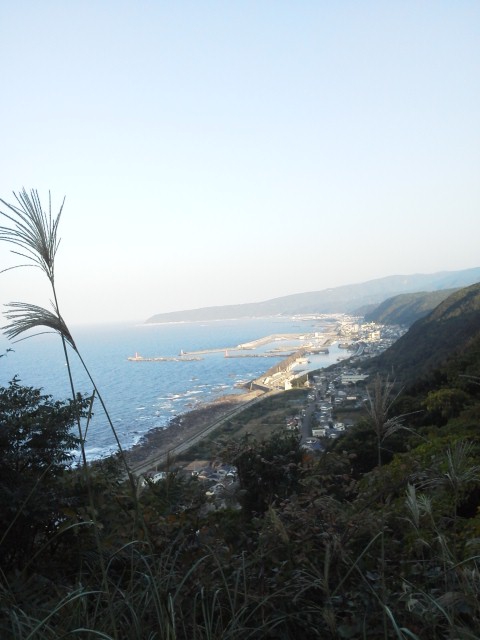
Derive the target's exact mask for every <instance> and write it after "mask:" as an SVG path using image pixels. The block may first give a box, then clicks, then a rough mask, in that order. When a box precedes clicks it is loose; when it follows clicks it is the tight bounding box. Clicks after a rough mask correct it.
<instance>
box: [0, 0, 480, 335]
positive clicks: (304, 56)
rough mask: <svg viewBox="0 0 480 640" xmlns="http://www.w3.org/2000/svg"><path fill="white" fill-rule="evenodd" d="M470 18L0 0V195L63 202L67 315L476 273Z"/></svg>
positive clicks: (477, 185)
mask: <svg viewBox="0 0 480 640" xmlns="http://www.w3.org/2000/svg"><path fill="white" fill-rule="evenodd" d="M479 31H480V3H479V2H478V1H476V0H475V1H473V0H472V1H471V2H467V1H462V0H456V1H455V2H450V1H448V2H447V1H444V2H443V1H441V0H435V1H428V0H427V1H424V2H418V1H415V2H410V1H408V0H402V1H401V2H400V1H398V2H393V1H392V2H387V1H384V2H369V1H368V0H366V1H364V2H361V1H358V0H355V1H352V2H348V1H334V0H331V1H329V2H327V1H322V0H317V1H316V2H313V1H312V2H311V1H303V2H302V1H296V2H293V1H291V2H287V1H276V2H266V1H261V0H257V1H255V2H253V1H244V2H240V1H238V2H237V1H235V0H230V1H223V2H219V1H208V2H207V1H205V2H203V1H201V0H196V1H195V2H182V1H176V2H174V1H173V0H172V1H169V2H167V1H160V0H159V1H150V2H147V1H144V2H133V1H123V2H122V1H113V0H112V1H109V0H104V1H103V2H96V1H93V0H92V1H88V0H83V1H78V2H76V1H73V0H71V1H66V0H62V1H58V2H54V1H49V0H42V2H37V1H34V0H31V1H21V0H15V1H13V0H2V2H0V78H1V86H2V98H1V100H0V123H1V137H0V148H1V153H0V197H2V198H3V199H6V200H11V199H12V196H11V194H12V191H18V190H20V189H21V187H22V186H25V187H26V188H27V189H30V188H31V187H35V188H37V189H38V190H39V192H40V194H41V196H42V197H43V199H44V200H45V202H46V201H47V197H48V190H49V189H50V190H51V192H52V196H53V199H54V202H56V203H57V204H59V203H60V202H61V199H62V197H63V196H64V195H66V196H67V199H66V206H65V210H64V215H63V220H62V224H61V229H60V235H61V237H62V243H61V247H60V251H59V254H58V262H57V284H58V288H59V294H60V302H61V307H62V309H63V313H64V316H65V318H66V320H67V322H69V323H76V322H92V323H93V322H97V321H109V320H114V319H117V320H128V321H130V320H144V319H146V318H148V317H149V316H150V315H153V314H155V313H160V312H163V311H172V310H178V309H188V308H195V307H200V306H210V305H217V304H220V305H221V304H234V303H241V302H254V301H258V300H265V299H268V298H273V297H277V296H282V295H287V294H290V293H299V292H303V291H313V290H320V289H324V288H328V287H335V286H339V285H342V284H351V283H353V282H362V281H365V280H370V279H373V278H378V277H383V276H387V275H394V274H411V273H433V272H436V271H443V270H458V269H465V268H470V267H474V266H480V254H479V242H480V240H479V238H480V216H479V211H478V209H479V202H480V179H479V176H480V140H479V138H480V136H479V132H480V123H479V114H480V68H479V67H480V64H479V63H480V44H479V43H480V38H479ZM13 261H14V260H13V257H12V256H10V255H9V253H8V251H7V249H6V248H5V247H4V246H0V266H1V267H3V266H8V265H10V264H13ZM0 278H1V280H0V303H1V304H4V303H6V302H9V301H11V300H21V301H28V302H35V303H37V304H43V305H48V300H49V295H48V291H47V290H46V289H44V288H43V287H42V280H41V278H40V276H39V274H37V273H35V271H34V270H16V271H13V272H8V273H6V274H3V275H2V276H0Z"/></svg>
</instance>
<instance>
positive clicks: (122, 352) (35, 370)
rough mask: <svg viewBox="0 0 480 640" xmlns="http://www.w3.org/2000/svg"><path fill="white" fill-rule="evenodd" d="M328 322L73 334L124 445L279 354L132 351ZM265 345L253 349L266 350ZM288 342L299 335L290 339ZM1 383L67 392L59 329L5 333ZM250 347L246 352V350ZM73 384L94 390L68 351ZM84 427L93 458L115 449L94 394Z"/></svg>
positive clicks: (327, 359) (61, 395)
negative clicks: (181, 358)
mask: <svg viewBox="0 0 480 640" xmlns="http://www.w3.org/2000/svg"><path fill="white" fill-rule="evenodd" d="M324 326H325V324H322V323H319V322H315V321H302V320H298V319H288V318H262V319H248V320H225V321H216V322H208V323H205V322H202V323H185V324H182V323H179V324H162V325H130V324H129V325H121V324H118V325H101V326H95V327H79V328H77V329H75V328H74V329H73V330H72V333H73V336H74V339H75V341H76V344H77V346H78V348H79V351H80V353H81V354H82V357H83V358H84V360H85V362H86V364H87V366H88V367H89V369H90V372H91V374H92V377H93V379H94V380H95V383H96V385H97V387H98V389H99V390H100V393H101V394H102V396H103V398H104V401H105V404H106V406H107V408H108V410H109V413H110V415H111V418H112V421H113V423H114V425H115V428H116V430H117V432H118V435H119V438H120V441H121V443H122V446H124V447H125V448H128V447H130V446H132V445H133V444H135V443H136V442H138V440H139V439H140V438H141V436H142V435H143V434H145V433H146V432H147V431H148V430H150V429H153V428H157V427H161V428H162V427H166V426H167V425H168V423H169V421H170V420H171V418H172V417H174V416H176V415H179V414H182V413H185V412H186V411H189V410H191V409H193V408H194V407H196V406H198V405H199V404H205V403H208V402H211V401H213V400H215V399H217V398H219V397H220V396H223V395H226V394H232V393H242V390H241V389H239V388H238V387H235V384H236V383H238V382H239V381H245V380H250V379H254V378H257V377H259V376H260V375H262V374H263V373H264V372H265V371H267V370H268V369H269V368H270V367H272V366H273V365H274V364H276V363H278V362H280V360H281V359H282V358H283V357H286V356H285V355H283V356H282V357H278V358H273V357H272V358H255V357H242V358H225V357H224V355H225V354H224V352H223V351H222V352H217V353H208V354H204V355H202V356H201V358H202V359H201V360H198V361H187V362H131V361H128V360H127V358H128V356H132V355H134V354H135V353H138V354H141V355H142V356H144V357H158V356H178V355H179V353H180V351H181V350H182V349H183V350H184V351H193V350H199V349H213V348H223V347H225V348H226V347H235V346H237V345H239V344H241V343H244V342H248V341H251V340H255V339H257V338H261V337H264V336H267V335H271V334H275V333H303V332H305V333H312V332H315V331H317V332H322V330H323V329H324ZM279 344H280V345H282V346H283V345H287V344H290V343H289V342H284V341H282V342H280V343H276V344H275V345H272V344H269V345H264V346H263V347H261V348H259V349H257V350H256V351H255V352H253V353H262V352H264V351H268V350H269V349H271V348H272V346H278V345H279ZM291 344H292V350H293V347H298V346H300V344H301V342H299V341H295V342H292V343H291ZM8 347H11V348H13V349H14V352H9V353H8V354H7V356H6V357H3V358H1V359H0V384H1V385H3V386H5V385H7V384H8V382H9V381H10V380H11V379H12V378H13V377H14V376H15V375H17V376H18V377H19V378H20V380H21V383H22V384H24V385H26V386H33V387H41V388H42V389H43V393H45V394H51V395H52V396H53V397H54V398H55V399H66V398H69V397H70V396H71V394H70V386H69V381H68V377H67V370H66V366H65V358H64V355H63V350H62V346H61V342H60V338H59V337H58V336H56V335H52V334H48V335H40V336H35V337H32V338H31V339H28V340H25V341H22V342H20V343H15V344H11V343H8V342H7V341H6V340H5V338H4V337H3V336H2V338H1V339H0V352H1V353H4V352H5V350H6V349H7V348H8ZM247 353H249V352H247ZM339 355H345V352H344V351H343V352H342V351H341V350H339V349H338V348H337V347H336V346H332V347H330V353H329V355H316V356H309V361H310V362H309V363H308V364H306V365H302V367H301V368H302V369H304V370H314V369H318V368H320V367H324V366H328V365H330V364H333V363H334V362H336V360H337V358H338V357H339ZM71 364H72V368H73V371H74V380H75V384H76V390H77V391H80V392H82V393H86V394H91V392H92V384H91V382H89V380H88V378H87V376H86V374H85V373H84V371H82V369H81V366H80V364H79V362H78V361H77V359H76V356H75V354H73V353H72V354H71ZM94 412H95V416H94V419H93V421H92V423H91V425H90V427H89V434H88V437H87V453H88V455H89V457H90V458H95V457H99V456H102V455H105V454H107V453H109V452H111V451H114V450H115V445H114V439H113V435H112V433H111V429H110V427H109V426H108V423H107V420H106V418H105V415H104V413H103V410H102V408H101V406H100V403H99V402H98V401H96V402H95V405H94Z"/></svg>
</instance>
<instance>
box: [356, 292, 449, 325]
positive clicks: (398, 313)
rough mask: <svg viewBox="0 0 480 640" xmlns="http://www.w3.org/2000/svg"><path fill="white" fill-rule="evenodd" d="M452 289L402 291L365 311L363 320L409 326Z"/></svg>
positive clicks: (430, 309)
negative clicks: (415, 291)
mask: <svg viewBox="0 0 480 640" xmlns="http://www.w3.org/2000/svg"><path fill="white" fill-rule="evenodd" d="M454 291H456V289H443V290H441V291H419V292H417V293H402V294H400V295H398V296H394V297H393V298H388V299H387V300H385V301H384V302H382V303H381V304H379V305H378V307H375V308H374V309H371V310H369V311H368V312H367V313H365V320H366V321H367V322H377V323H378V324H400V325H404V326H407V327H410V326H411V325H412V324H413V323H414V322H416V321H417V320H419V319H420V318H423V317H424V316H426V315H427V314H428V313H430V311H432V310H433V309H435V307H437V306H438V305H439V304H440V303H441V302H443V300H445V298H448V296H450V295H451V294H452V293H453V292H454Z"/></svg>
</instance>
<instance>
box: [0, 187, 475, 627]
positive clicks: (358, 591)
mask: <svg viewBox="0 0 480 640" xmlns="http://www.w3.org/2000/svg"><path fill="white" fill-rule="evenodd" d="M3 204H4V205H5V206H7V212H8V215H6V214H5V213H4V215H6V218H7V220H8V221H9V223H10V227H0V238H3V239H4V240H7V241H9V242H13V243H14V244H15V245H16V248H18V247H19V246H20V247H22V249H21V250H22V255H24V257H25V256H26V257H27V258H28V257H30V258H31V257H32V256H34V258H35V260H36V264H37V266H39V267H40V268H41V269H42V270H43V271H45V273H46V275H47V277H48V278H49V280H50V282H51V284H52V286H53V285H54V270H53V266H54V256H55V252H56V248H57V247H58V243H57V242H56V239H55V238H56V235H55V234H56V229H57V225H58V217H57V218H56V219H53V220H52V218H51V216H50V215H49V216H45V215H44V214H43V211H42V210H41V207H40V202H39V200H38V196H37V195H36V194H35V193H33V194H31V196H28V194H26V193H24V194H23V195H22V197H21V198H20V200H19V203H18V206H15V207H12V206H11V205H7V204H6V203H3ZM8 207H10V208H8ZM12 225H13V226H12ZM52 236H53V237H52ZM9 319H10V320H11V324H10V325H9V331H10V335H12V336H16V335H20V333H22V332H23V330H25V329H35V327H45V326H47V327H49V328H50V329H53V330H55V331H57V332H58V333H59V335H60V338H61V339H62V341H63V342H64V345H65V347H66V348H68V349H69V350H70V352H72V351H73V353H74V355H78V356H79V357H80V354H78V352H77V351H76V347H75V342H74V340H73V337H72V336H71V335H70V333H69V332H68V328H67V327H66V326H65V324H64V322H63V320H62V317H61V315H60V311H59V308H58V302H57V300H56V297H55V306H54V310H53V312H51V311H46V310H42V309H39V308H38V307H36V308H33V307H32V306H31V305H25V304H23V305H19V303H16V305H15V306H14V307H13V310H12V312H11V314H10V317H9ZM470 320H471V318H470V316H469V321H470ZM477 326H478V325H477ZM416 339H417V340H420V336H419V335H418V334H416ZM479 353H480V350H479V349H478V344H477V343H476V342H471V343H470V349H469V351H468V357H467V356H466V355H465V353H463V352H457V353H456V354H454V355H453V356H452V357H451V358H450V359H449V360H448V362H447V363H446V364H442V366H441V367H437V368H435V369H433V370H432V371H431V372H430V373H429V374H428V375H426V374H425V375H424V376H423V378H422V380H421V381H420V382H417V383H413V382H412V384H411V385H410V386H409V387H408V388H406V389H405V391H403V392H401V393H400V392H399V390H398V389H396V388H395V386H394V385H393V383H392V382H390V381H388V379H386V378H380V377H374V378H373V381H372V383H371V384H370V387H369V402H368V404H367V407H366V411H365V415H364V418H363V420H361V421H360V422H359V424H358V425H357V426H356V427H354V428H352V429H351V430H350V431H348V432H347V433H346V435H345V436H344V437H343V438H339V439H338V440H337V441H335V442H334V443H333V444H332V446H331V447H330V449H329V450H327V451H325V452H322V453H320V454H318V455H314V454H312V453H311V452H307V451H305V450H304V449H302V448H301V447H300V443H299V440H298V437H297V436H296V435H295V434H294V433H287V432H283V433H280V432H278V433H276V434H275V435H274V436H272V437H267V436H266V435H265V437H264V438H262V437H260V438H259V439H257V440H254V439H253V438H252V437H251V436H247V435H245V436H244V437H239V438H238V439H235V440H233V439H228V438H227V439H225V441H224V442H223V443H220V444H222V447H223V449H222V452H221V455H222V458H223V459H224V460H225V461H226V462H230V463H232V464H233V465H235V466H236V467H237V470H238V482H237V484H236V485H235V486H234V487H233V489H232V494H231V496H230V498H229V500H228V501H226V504H225V505H224V507H223V508H222V509H216V508H215V507H214V505H212V503H211V502H209V500H208V498H207V496H206V494H205V487H204V486H203V484H202V482H201V481H200V480H199V479H197V478H195V477H185V476H182V475H181V474H179V473H176V472H171V473H169V474H168V475H167V477H166V479H165V480H163V481H161V482H159V483H157V484H153V483H152V484H148V485H147V486H146V487H145V488H144V489H143V490H141V488H140V487H139V486H138V485H137V483H136V480H135V478H134V477H133V476H132V475H131V474H130V473H127V474H126V473H125V458H124V456H123V452H122V451H121V450H120V449H119V452H118V455H117V456H115V457H113V458H110V459H108V460H104V461H100V462H97V463H95V464H90V465H89V464H86V462H85V458H83V461H82V463H81V464H80V465H79V466H78V467H75V468H72V467H71V466H70V461H69V451H70V448H71V445H72V443H73V442H75V443H78V445H79V446H80V448H82V447H83V445H84V434H85V431H86V428H87V426H88V420H89V412H90V410H91V405H92V403H93V402H94V401H95V400H94V398H93V397H91V398H82V397H81V396H78V394H76V393H75V391H74V384H73V380H72V392H73V393H72V398H71V400H68V401H64V402H58V401H54V400H53V399H51V398H50V397H49V396H46V395H42V393H41V392H40V391H39V390H37V389H32V388H28V387H23V386H21V385H19V383H18V381H17V380H14V381H12V383H11V384H10V385H9V386H8V387H7V388H3V389H0V449H1V451H0V637H1V638H5V639H10V638H12V639H22V640H27V639H29V640H30V639H31V640H37V639H38V640H40V639H52V640H53V639H57V638H82V639H88V640H90V639H96V638H103V639H119V640H120V639H122V640H123V639H125V640H127V639H138V640H140V639H141V640H145V639H151V640H153V639H158V640H187V639H188V640H192V639H195V640H207V639H208V640H224V639H229V638H230V639H232V640H233V639H237V638H238V639H240V638H241V639H242V640H245V639H259V640H260V639H264V638H266V639H272V640H273V639H278V640H288V639H297V638H308V639H310V638H322V639H324V638H331V639H342V638H354V639H356V638H358V639H360V638H368V639H369V640H371V639H373V640H376V639H382V638H383V639H387V638H392V639H393V638H397V639H413V640H416V639H418V640H424V639H427V640H430V639H432V640H444V639H445V640H446V639H453V638H455V639H459V640H470V639H473V638H477V637H478V629H480V597H479V596H480V593H479V590H480V572H479V560H480V553H479V551H480V512H479V506H480V439H479V434H478V424H479V419H480V396H479V394H480V384H479V382H480V367H479V364H480V358H479V357H478V355H479ZM0 366H1V360H0ZM293 393H294V394H295V393H298V392H293ZM94 395H95V397H96V396H97V395H98V390H97V389H96V387H95V394H94ZM293 397H294V396H293V395H289V394H286V395H285V396H277V397H276V398H274V399H272V405H271V406H270V408H269V411H268V413H265V414H260V413H259V408H258V407H259V405H257V406H256V407H255V408H254V409H252V410H251V411H256V412H257V414H256V415H252V413H250V414H246V415H244V416H243V418H241V417H238V418H235V420H238V421H239V422H242V421H243V424H247V422H248V423H250V424H251V421H252V420H255V421H256V422H257V423H258V424H259V425H260V424H261V423H262V422H263V423H265V424H268V426H269V427H271V426H273V424H274V423H276V422H278V423H281V421H282V420H284V418H285V415H284V413H285V412H287V411H288V412H290V411H291V407H289V408H288V409H285V408H282V406H281V405H282V399H283V401H284V402H285V401H289V400H290V399H291V398H293ZM264 410H265V407H264ZM233 426H235V428H237V427H239V428H240V427H242V424H237V425H232V427H233ZM74 430H76V431H77V433H75V435H73V433H74ZM127 471H128V469H127ZM125 478H126V479H125Z"/></svg>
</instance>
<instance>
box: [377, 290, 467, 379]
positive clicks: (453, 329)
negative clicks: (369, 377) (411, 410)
mask: <svg viewBox="0 0 480 640" xmlns="http://www.w3.org/2000/svg"><path fill="white" fill-rule="evenodd" d="M479 339H480V284H474V285H472V286H470V287H466V288H464V289H460V290H458V291H456V292H454V293H453V294H451V295H450V296H449V297H448V298H447V299H446V300H444V301H443V302H441V303H440V304H439V305H438V306H437V307H435V309H434V310H433V311H431V312H430V313H429V314H428V315H427V316H426V317H424V318H422V319H420V320H418V321H417V322H415V323H414V324H413V325H412V326H411V327H410V329H409V330H408V332H407V333H406V334H405V335H404V336H402V337H401V338H400V339H399V340H398V341H397V342H395V344H394V345H392V347H390V348H389V349H388V350H387V351H385V352H384V353H383V354H381V355H380V356H378V357H377V358H374V359H372V360H371V361H369V362H368V363H367V364H366V366H365V368H366V369H367V370H369V371H374V370H375V371H381V372H383V373H384V374H389V375H390V376H393V377H394V378H396V379H398V380H399V381H406V382H409V381H411V380H417V379H422V378H424V377H425V376H427V375H429V374H431V373H432V371H433V370H434V369H435V368H437V367H438V366H439V365H440V364H441V363H443V362H445V361H446V360H447V358H453V357H456V358H460V357H464V358H468V352H469V350H473V351H474V350H475V345H476V344H477V342H478V340H479Z"/></svg>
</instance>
